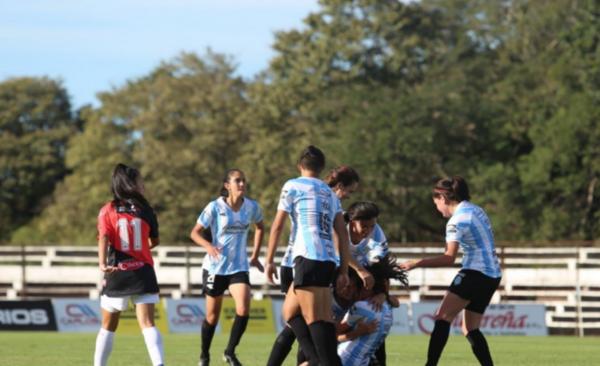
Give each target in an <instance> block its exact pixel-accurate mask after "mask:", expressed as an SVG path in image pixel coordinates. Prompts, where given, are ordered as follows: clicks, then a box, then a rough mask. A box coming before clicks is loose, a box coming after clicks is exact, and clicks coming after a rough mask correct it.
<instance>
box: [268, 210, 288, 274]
mask: <svg viewBox="0 0 600 366" xmlns="http://www.w3.org/2000/svg"><path fill="white" fill-rule="evenodd" d="M288 216H290V213H289V212H287V211H283V210H277V214H276V215H275V220H274V221H273V225H272V226H271V235H269V247H268V249H267V271H266V274H267V279H268V281H269V282H270V283H271V284H272V285H275V280H273V277H275V278H277V279H278V278H279V277H278V276H277V268H275V264H274V261H275V252H276V251H277V246H279V240H281V235H282V234H283V229H284V228H285V223H286V221H287V218H288Z"/></svg>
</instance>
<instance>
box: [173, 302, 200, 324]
mask: <svg viewBox="0 0 600 366" xmlns="http://www.w3.org/2000/svg"><path fill="white" fill-rule="evenodd" d="M204 318H206V314H204V312H203V311H202V309H200V306H198V305H194V304H179V305H177V316H174V317H172V318H171V322H172V323H173V324H175V325H202V322H203V321H204Z"/></svg>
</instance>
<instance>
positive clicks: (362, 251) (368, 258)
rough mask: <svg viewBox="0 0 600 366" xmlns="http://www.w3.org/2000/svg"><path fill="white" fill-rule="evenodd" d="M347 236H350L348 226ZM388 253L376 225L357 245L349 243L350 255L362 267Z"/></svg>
mask: <svg viewBox="0 0 600 366" xmlns="http://www.w3.org/2000/svg"><path fill="white" fill-rule="evenodd" d="M347 228H348V236H350V225H349V224H348V226H347ZM389 252H390V250H389V248H388V242H387V239H386V237H385V234H384V233H383V230H381V228H380V227H379V225H378V224H375V228H374V229H373V231H372V232H371V234H369V236H367V237H366V238H364V239H363V240H361V241H360V243H358V244H353V243H350V254H351V255H352V256H353V257H354V258H356V260H358V262H359V263H360V264H362V265H363V266H368V265H369V264H372V263H373V262H375V261H377V260H378V259H380V258H383V257H385V256H386V255H388V254H389ZM336 263H337V264H338V265H339V264H340V256H339V255H337V254H336Z"/></svg>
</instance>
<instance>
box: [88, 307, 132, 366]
mask: <svg viewBox="0 0 600 366" xmlns="http://www.w3.org/2000/svg"><path fill="white" fill-rule="evenodd" d="M128 302H129V297H125V298H111V297H108V296H106V295H103V296H102V297H101V299H100V307H101V308H102V327H101V328H100V332H99V333H98V337H97V338H96V350H95V352H94V366H106V364H107V363H108V357H109V356H110V353H111V352H112V349H113V344H114V339H115V331H116V330H117V327H118V325H119V318H120V316H121V311H123V310H125V309H127V303H128Z"/></svg>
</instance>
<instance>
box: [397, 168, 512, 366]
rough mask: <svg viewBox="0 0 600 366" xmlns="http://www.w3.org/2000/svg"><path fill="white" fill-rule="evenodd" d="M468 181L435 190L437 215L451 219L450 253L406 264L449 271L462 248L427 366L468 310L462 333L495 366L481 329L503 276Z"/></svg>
mask: <svg viewBox="0 0 600 366" xmlns="http://www.w3.org/2000/svg"><path fill="white" fill-rule="evenodd" d="M469 199H471V195H470V194H469V187H468V186H467V182H465V180H464V179H463V178H462V177H461V176H458V175H455V176H454V177H452V178H451V179H442V180H440V181H439V182H438V183H437V184H436V185H435V187H434V188H433V202H434V203H435V205H436V207H437V209H438V211H440V212H441V213H442V215H443V216H444V217H446V218H448V217H449V218H450V220H449V221H448V224H447V225H446V253H445V254H444V255H442V256H439V257H435V258H430V259H421V260H415V261H410V262H405V263H402V264H401V265H400V266H401V268H402V269H404V270H407V271H408V270H411V269H414V268H418V267H423V268H431V267H446V266H451V265H452V264H454V261H455V259H456V252H457V251H458V247H459V246H460V247H461V248H462V251H463V259H462V269H461V270H460V271H459V272H458V275H457V276H456V278H455V279H454V281H452V284H451V285H450V287H449V288H448V292H447V293H446V296H444V299H443V300H442V304H441V305H440V308H439V309H438V311H437V314H436V322H435V326H434V328H433V332H432V333H431V338H430V340H429V351H428V352H427V365H428V366H433V365H437V363H438V360H439V358H440V356H441V355H442V351H443V350H444V346H445V345H446V342H447V341H448V335H449V333H450V324H451V323H452V320H453V319H454V317H455V316H456V315H457V314H458V313H459V312H460V311H463V327H462V328H463V334H464V335H465V336H466V337H467V339H468V340H469V343H471V347H472V349H473V353H474V354H475V356H476V357H477V360H479V363H480V364H481V365H484V366H489V365H493V362H492V356H491V354H490V350H489V348H488V345H487V341H486V340H485V337H484V336H483V333H481V331H479V325H480V323H481V319H482V317H483V314H484V312H485V309H486V308H487V306H488V305H489V303H490V300H491V299H492V296H493V295H494V292H495V291H496V289H497V288H498V286H499V285H500V280H501V277H502V272H501V270H500V264H499V263H498V257H497V256H496V247H495V244H494V232H493V230H492V225H491V224H490V220H489V219H488V217H487V215H486V214H485V212H483V210H482V209H481V208H479V207H477V206H475V205H474V204H472V203H470V202H469Z"/></svg>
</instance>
